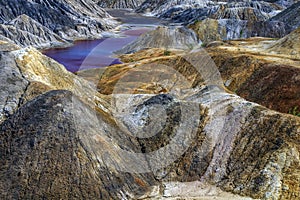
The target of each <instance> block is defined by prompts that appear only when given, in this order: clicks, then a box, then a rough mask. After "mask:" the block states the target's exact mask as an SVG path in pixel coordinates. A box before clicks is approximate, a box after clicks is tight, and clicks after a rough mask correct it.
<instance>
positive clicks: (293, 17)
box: [270, 2, 300, 33]
mask: <svg viewBox="0 0 300 200" xmlns="http://www.w3.org/2000/svg"><path fill="white" fill-rule="evenodd" d="M299 13H300V2H298V3H295V4H293V5H292V6H290V7H289V8H287V9H286V10H284V11H282V12H281V13H279V14H278V15H276V16H274V17H273V18H271V19H270V20H271V21H280V22H283V23H284V24H285V27H286V31H287V33H290V32H292V31H293V30H295V29H296V28H298V27H299V26H300V15H299Z"/></svg>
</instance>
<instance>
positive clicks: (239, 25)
mask: <svg viewBox="0 0 300 200" xmlns="http://www.w3.org/2000/svg"><path fill="white" fill-rule="evenodd" d="M190 28H191V29H193V30H194V31H195V32H196V33H197V35H198V37H199V39H200V40H201V41H203V42H204V43H209V42H212V41H216V40H231V39H238V38H249V37H255V36H262V37H274V38H280V37H283V36H284V35H285V34H286V31H285V25H284V23H282V22H273V21H272V22H270V21H256V22H255V21H254V22H252V21H247V20H237V19H219V20H215V19H205V20H202V21H199V22H196V23H195V24H193V25H190Z"/></svg>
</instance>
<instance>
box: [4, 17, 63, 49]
mask: <svg viewBox="0 0 300 200" xmlns="http://www.w3.org/2000/svg"><path fill="white" fill-rule="evenodd" d="M0 34H1V35H2V36H5V37H6V38H9V39H10V40H11V41H14V42H15V43H16V44H17V45H19V46H21V47H26V46H34V47H40V48H41V47H49V46H60V45H67V44H68V42H67V41H66V40H64V39H63V38H61V37H60V36H58V35H57V34H55V33H54V32H53V31H51V30H50V29H48V28H46V27H45V26H43V25H42V24H40V23H38V22H37V21H35V20H33V19H32V18H30V17H28V16H27V15H20V16H19V17H17V18H16V19H14V20H12V21H9V22H7V23H5V24H1V25H0Z"/></svg>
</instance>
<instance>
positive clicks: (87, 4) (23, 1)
mask: <svg viewBox="0 0 300 200" xmlns="http://www.w3.org/2000/svg"><path fill="white" fill-rule="evenodd" d="M0 10H1V12H0V23H1V24H2V25H1V34H2V35H4V36H6V37H8V38H9V39H11V40H13V41H15V42H16V44H18V45H21V46H28V45H32V46H35V47H45V46H48V47H49V46H55V45H62V44H64V45H66V43H67V42H66V40H67V41H72V40H75V39H88V38H99V37H101V32H102V31H104V30H108V29H110V28H112V27H114V26H115V25H116V24H117V23H116V22H115V21H114V20H113V19H112V18H111V16H110V15H109V14H108V13H106V12H105V11H104V10H103V9H102V8H100V7H99V6H97V5H96V4H95V3H94V2H93V1H91V0H89V1H81V0H59V1H52V0H47V1H39V0H33V1H27V0H12V1H0Z"/></svg>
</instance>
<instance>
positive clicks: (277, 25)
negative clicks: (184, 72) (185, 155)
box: [137, 1, 299, 42]
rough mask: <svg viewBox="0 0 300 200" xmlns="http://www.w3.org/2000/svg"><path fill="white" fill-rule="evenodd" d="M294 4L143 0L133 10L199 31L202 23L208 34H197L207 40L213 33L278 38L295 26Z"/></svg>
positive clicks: (243, 36)
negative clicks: (143, 0) (286, 7)
mask: <svg viewBox="0 0 300 200" xmlns="http://www.w3.org/2000/svg"><path fill="white" fill-rule="evenodd" d="M298 4H299V3H295V4H293V5H292V6H291V7H289V8H288V9H286V10H284V9H285V7H284V6H283V7H282V6H280V5H279V4H276V3H274V2H265V1H251V2H243V1H241V2H239V1H238V2H226V3H224V2H223V3H222V2H213V1H201V2H198V1H145V2H144V3H143V4H142V5H141V6H140V7H139V8H138V9H137V11H138V12H142V13H146V14H149V13H150V14H151V15H155V16H157V17H160V18H163V19H168V20H170V21H172V22H174V23H180V24H185V25H193V24H194V25H195V26H196V27H197V25H199V29H200V32H205V29H204V28H202V27H206V29H209V30H210V31H206V32H207V33H208V34H210V35H200V37H201V39H203V38H206V40H207V41H208V42H210V41H213V39H215V38H216V37H217V38H219V39H223V40H231V39H238V38H249V37H253V36H261V37H273V38H281V37H283V36H285V35H286V34H288V33H290V32H291V31H292V30H294V29H296V28H297V27H298V26H297V23H298V21H299V20H297V16H296V15H297V14H296V13H298V12H297V8H298V7H299V6H298ZM283 10H284V11H283ZM281 11H283V12H281ZM212 20H215V21H212ZM196 29H198V28H196ZM195 31H196V32H197V30H195ZM211 36H212V37H213V38H212V39H210V37H211Z"/></svg>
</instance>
